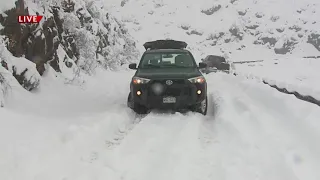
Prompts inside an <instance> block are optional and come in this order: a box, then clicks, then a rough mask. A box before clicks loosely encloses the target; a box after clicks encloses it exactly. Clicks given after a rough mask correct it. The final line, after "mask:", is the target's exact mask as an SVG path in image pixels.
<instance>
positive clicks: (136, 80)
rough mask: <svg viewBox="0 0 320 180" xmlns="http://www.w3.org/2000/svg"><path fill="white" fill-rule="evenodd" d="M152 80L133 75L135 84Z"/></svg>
mask: <svg viewBox="0 0 320 180" xmlns="http://www.w3.org/2000/svg"><path fill="white" fill-rule="evenodd" d="M149 81H150V79H146V78H140V77H133V78H132V82H133V84H146V83H148V82H149Z"/></svg>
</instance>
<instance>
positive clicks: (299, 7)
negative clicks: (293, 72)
mask: <svg viewBox="0 0 320 180" xmlns="http://www.w3.org/2000/svg"><path fill="white" fill-rule="evenodd" d="M113 2H115V3H114V4H113V6H111V5H110V6H111V7H112V8H111V9H112V10H113V12H115V13H117V15H118V17H121V18H122V19H123V20H124V21H126V22H127V24H126V26H127V27H128V28H129V29H132V31H131V32H132V34H133V35H134V36H135V37H136V38H137V39H139V40H140V42H144V41H147V40H151V39H158V38H173V39H181V40H185V41H187V42H189V44H190V49H192V50H194V51H195V52H196V53H197V55H198V56H197V57H198V58H199V60H200V58H202V57H204V56H206V55H207V54H210V53H215V54H222V55H226V56H228V57H230V58H231V60H238V59H240V60H241V59H242V60H243V59H245V60H246V59H249V58H251V59H252V58H253V59H256V58H259V59H260V58H264V57H265V56H267V57H270V56H271V55H273V56H274V55H275V54H276V53H277V54H290V53H294V54H297V55H303V56H314V55H319V54H320V53H319V52H318V51H317V49H318V50H320V48H319V35H320V32H319V28H320V21H319V16H320V11H319V7H320V6H319V3H320V2H318V1H317V0H305V1H293V0H281V1H275V0H264V1H259V0H212V1H209V0H198V1H196V3H195V2H194V1H193V0H175V1H172V0H153V1H148V0H126V1H125V0H124V2H125V3H122V4H120V3H119V2H117V1H113ZM121 5H122V6H121ZM138 47H141V45H140V46H138ZM254 52H256V53H254ZM257 52H258V53H257Z"/></svg>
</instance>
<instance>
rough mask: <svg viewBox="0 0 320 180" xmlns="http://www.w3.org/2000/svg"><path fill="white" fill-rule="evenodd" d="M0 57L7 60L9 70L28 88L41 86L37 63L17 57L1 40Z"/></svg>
mask: <svg viewBox="0 0 320 180" xmlns="http://www.w3.org/2000/svg"><path fill="white" fill-rule="evenodd" d="M0 38H1V37H0ZM0 59H1V60H2V61H4V62H6V64H7V68H8V71H9V72H11V73H12V75H13V76H14V77H15V78H16V79H17V81H18V82H19V83H20V84H21V85H22V87H24V88H25V89H26V90H29V91H31V90H33V89H35V88H37V87H38V86H39V84H40V79H41V77H40V74H39V73H38V71H37V69H36V64H34V63H33V62H31V61H29V60H27V59H25V58H23V57H20V58H17V57H14V56H12V54H11V53H10V52H9V51H8V50H7V48H6V47H5V45H4V43H3V42H2V43H1V41H0Z"/></svg>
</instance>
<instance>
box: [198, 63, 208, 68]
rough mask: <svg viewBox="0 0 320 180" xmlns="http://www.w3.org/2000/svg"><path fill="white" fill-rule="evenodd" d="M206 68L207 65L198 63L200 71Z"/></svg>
mask: <svg viewBox="0 0 320 180" xmlns="http://www.w3.org/2000/svg"><path fill="white" fill-rule="evenodd" d="M206 67H207V64H206V63H199V68H200V69H204V68H206Z"/></svg>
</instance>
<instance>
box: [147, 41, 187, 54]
mask: <svg viewBox="0 0 320 180" xmlns="http://www.w3.org/2000/svg"><path fill="white" fill-rule="evenodd" d="M187 45H188V44H187V43H186V42H183V41H175V40H156V41H150V42H146V43H144V45H143V46H144V48H145V49H146V51H147V50H154V49H185V48H186V47H187Z"/></svg>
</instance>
